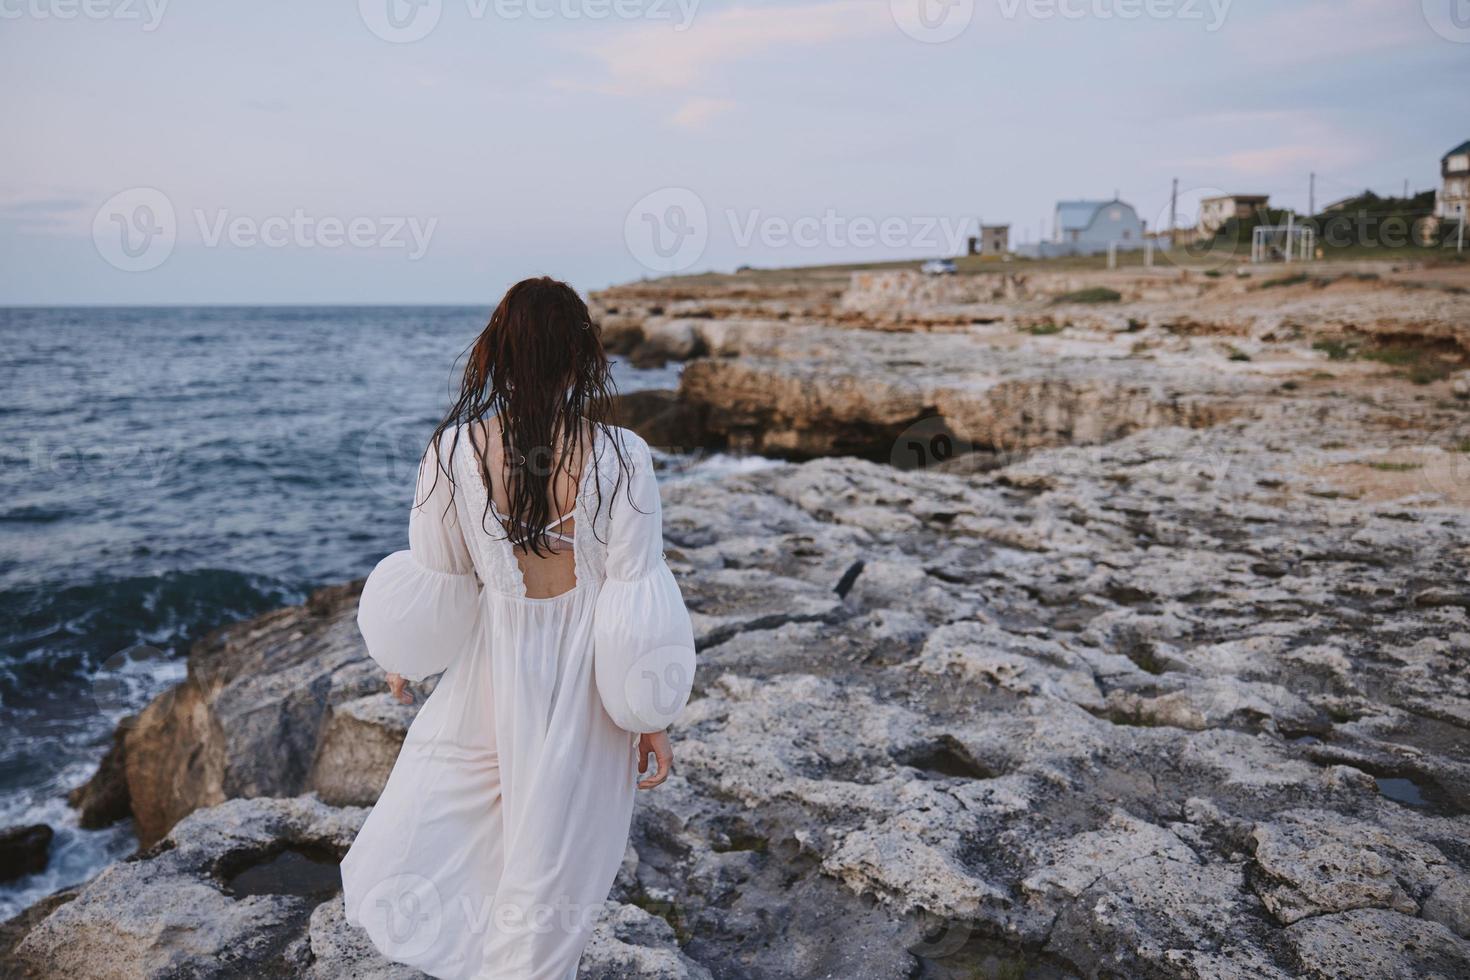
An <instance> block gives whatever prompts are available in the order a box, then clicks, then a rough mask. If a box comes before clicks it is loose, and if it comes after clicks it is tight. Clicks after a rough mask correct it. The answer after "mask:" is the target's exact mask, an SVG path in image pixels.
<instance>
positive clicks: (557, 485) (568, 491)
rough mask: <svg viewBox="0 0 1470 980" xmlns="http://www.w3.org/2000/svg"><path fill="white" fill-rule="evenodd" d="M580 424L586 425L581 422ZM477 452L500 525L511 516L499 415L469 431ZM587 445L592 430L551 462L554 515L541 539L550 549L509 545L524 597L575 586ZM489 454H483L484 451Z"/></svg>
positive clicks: (540, 596)
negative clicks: (566, 456) (567, 454)
mask: <svg viewBox="0 0 1470 980" xmlns="http://www.w3.org/2000/svg"><path fill="white" fill-rule="evenodd" d="M584 424H585V423H584ZM469 432H470V436H471V439H472V441H473V447H474V450H475V453H476V455H479V456H481V457H482V458H484V459H485V461H486V463H487V464H488V468H489V470H490V506H491V516H492V517H493V518H494V519H495V520H497V521H499V522H501V524H502V526H504V525H505V524H508V523H509V522H510V521H512V520H514V518H511V517H509V516H507V515H509V514H510V494H509V493H508V492H507V487H506V484H507V479H508V467H507V465H506V459H505V453H504V449H503V447H502V444H501V427H500V420H499V419H498V418H492V419H489V420H487V421H484V422H480V423H478V424H477V425H475V426H473V427H471V428H470V430H469ZM591 445H592V438H591V430H590V427H589V428H588V430H587V432H586V433H584V438H583V439H582V441H581V443H580V446H579V450H578V452H579V456H580V457H581V458H578V459H573V460H570V461H568V462H567V464H565V465H562V461H561V460H553V461H551V462H552V467H553V469H552V472H553V473H555V477H554V478H553V481H552V485H551V494H552V499H551V501H549V504H550V507H549V508H548V509H549V510H550V512H551V513H552V514H553V515H556V516H554V517H553V518H552V520H551V523H549V524H548V525H547V527H546V537H547V539H548V540H549V541H550V543H551V552H550V553H549V554H547V553H545V550H544V549H543V553H542V554H540V555H537V554H535V553H534V552H532V551H531V550H530V549H528V548H524V547H516V548H514V549H513V550H514V552H515V556H516V562H517V564H518V565H519V566H520V570H521V579H522V581H523V582H524V583H525V587H526V597H527V598H528V599H551V598H555V597H556V596H559V595H562V594H564V593H567V592H570V591H571V590H572V589H574V588H576V586H577V559H576V553H575V550H574V547H575V546H574V543H573V542H574V538H575V532H576V516H575V515H576V506H577V491H578V489H579V487H580V486H581V481H582V473H583V471H584V468H585V467H586V465H587V459H586V458H585V457H586V455H587V449H588V447H590V446H591ZM486 453H488V455H485V454H486Z"/></svg>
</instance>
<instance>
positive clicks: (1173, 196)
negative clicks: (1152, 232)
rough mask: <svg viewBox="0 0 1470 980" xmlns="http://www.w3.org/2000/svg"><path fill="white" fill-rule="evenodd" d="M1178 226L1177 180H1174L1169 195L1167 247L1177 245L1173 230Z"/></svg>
mask: <svg viewBox="0 0 1470 980" xmlns="http://www.w3.org/2000/svg"><path fill="white" fill-rule="evenodd" d="M1178 225H1179V178H1178V177H1175V178H1174V190H1173V192H1172V193H1170V195H1169V247H1170V248H1173V247H1174V246H1175V245H1178V244H1179V237H1178V236H1177V235H1176V234H1175V231H1174V230H1175V228H1177V227H1178Z"/></svg>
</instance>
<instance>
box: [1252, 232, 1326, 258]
mask: <svg viewBox="0 0 1470 980" xmlns="http://www.w3.org/2000/svg"><path fill="white" fill-rule="evenodd" d="M1316 257H1317V232H1316V230H1315V229H1313V228H1310V227H1307V226H1304V225H1298V224H1296V223H1294V222H1293V223H1288V224H1284V225H1261V226H1259V227H1257V228H1256V229H1255V231H1254V232H1252V234H1251V262H1253V263H1258V262H1311V261H1312V260H1313V259H1315V258H1316Z"/></svg>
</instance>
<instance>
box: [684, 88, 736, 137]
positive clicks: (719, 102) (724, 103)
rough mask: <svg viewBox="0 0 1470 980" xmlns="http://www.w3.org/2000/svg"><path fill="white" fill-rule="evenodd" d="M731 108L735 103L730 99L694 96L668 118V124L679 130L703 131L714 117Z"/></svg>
mask: <svg viewBox="0 0 1470 980" xmlns="http://www.w3.org/2000/svg"><path fill="white" fill-rule="evenodd" d="M733 108H735V102H734V101H733V100H731V99H711V98H706V97H704V96H696V97H694V98H692V99H688V100H686V101H685V102H684V104H683V105H681V106H680V107H679V108H678V109H677V110H676V111H675V112H674V114H673V115H672V116H670V117H669V122H671V123H673V124H674V125H675V126H678V127H679V128H680V129H694V130H698V129H705V128H707V127H708V126H709V124H710V121H711V120H713V119H714V118H715V117H716V116H719V115H723V114H724V113H726V112H729V111H730V110H731V109H733Z"/></svg>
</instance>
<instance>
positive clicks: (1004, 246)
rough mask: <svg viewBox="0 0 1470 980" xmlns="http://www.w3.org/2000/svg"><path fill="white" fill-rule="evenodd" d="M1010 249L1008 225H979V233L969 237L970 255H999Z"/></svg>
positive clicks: (1009, 227) (1009, 228)
mask: <svg viewBox="0 0 1470 980" xmlns="http://www.w3.org/2000/svg"><path fill="white" fill-rule="evenodd" d="M1010 250H1011V226H1010V225H981V226H980V234H979V235H978V236H976V237H972V238H971V239H970V254H971V255H992V256H1000V255H1005V254H1006V253H1007V252H1009V251H1010Z"/></svg>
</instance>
